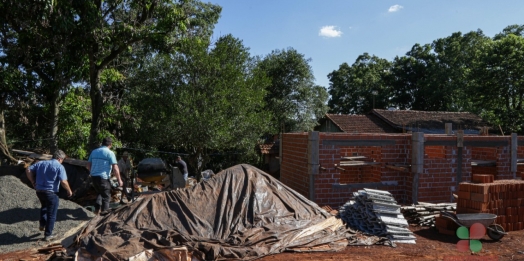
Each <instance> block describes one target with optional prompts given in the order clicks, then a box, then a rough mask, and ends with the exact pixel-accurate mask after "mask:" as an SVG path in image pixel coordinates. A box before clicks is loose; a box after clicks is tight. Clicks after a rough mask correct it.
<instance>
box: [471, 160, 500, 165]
mask: <svg viewBox="0 0 524 261" xmlns="http://www.w3.org/2000/svg"><path fill="white" fill-rule="evenodd" d="M471 166H473V167H495V166H497V161H495V160H476V159H472V160H471Z"/></svg>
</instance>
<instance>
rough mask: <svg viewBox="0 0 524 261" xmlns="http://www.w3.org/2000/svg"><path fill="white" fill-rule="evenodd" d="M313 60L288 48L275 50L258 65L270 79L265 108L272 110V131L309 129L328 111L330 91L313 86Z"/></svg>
mask: <svg viewBox="0 0 524 261" xmlns="http://www.w3.org/2000/svg"><path fill="white" fill-rule="evenodd" d="M309 62H310V60H309V59H305V58H304V55H303V54H300V53H298V52H297V51H296V50H294V49H292V48H289V49H287V50H274V51H272V52H271V54H269V55H267V56H266V57H264V58H263V59H262V60H261V61H260V62H259V63H258V68H259V70H261V71H262V72H264V73H265V75H266V77H267V78H268V79H269V80H270V85H269V86H268V87H267V88H266V90H267V94H266V96H265V98H264V100H265V102H266V107H265V110H267V111H270V112H271V113H272V123H271V127H272V130H271V133H277V132H280V131H282V128H284V131H286V132H295V131H310V130H313V128H314V127H315V126H316V125H317V120H318V119H319V118H320V117H322V116H323V115H324V114H325V113H326V112H327V110H328V108H327V106H326V105H325V102H326V100H327V96H328V95H327V91H326V90H325V89H324V88H318V86H315V85H314V82H313V81H314V77H313V71H312V69H311V66H310V65H309Z"/></svg>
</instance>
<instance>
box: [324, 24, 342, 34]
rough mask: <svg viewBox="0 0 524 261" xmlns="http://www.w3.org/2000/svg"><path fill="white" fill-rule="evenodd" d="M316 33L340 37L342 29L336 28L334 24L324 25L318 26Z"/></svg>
mask: <svg viewBox="0 0 524 261" xmlns="http://www.w3.org/2000/svg"><path fill="white" fill-rule="evenodd" d="M318 35H320V36H325V37H340V36H341V35H342V31H340V30H338V29H336V28H335V26H334V25H326V26H323V27H322V28H320V32H318Z"/></svg>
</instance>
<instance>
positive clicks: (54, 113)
mask: <svg viewBox="0 0 524 261" xmlns="http://www.w3.org/2000/svg"><path fill="white" fill-rule="evenodd" d="M55 87H56V88H54V90H53V94H52V97H51V101H50V103H51V115H50V116H51V117H50V118H51V126H50V127H51V128H50V130H49V137H50V138H51V140H50V142H49V150H50V151H51V154H53V153H54V152H55V151H56V150H57V148H58V141H57V138H56V135H57V133H58V113H59V112H60V106H59V102H60V89H61V88H60V87H61V86H55Z"/></svg>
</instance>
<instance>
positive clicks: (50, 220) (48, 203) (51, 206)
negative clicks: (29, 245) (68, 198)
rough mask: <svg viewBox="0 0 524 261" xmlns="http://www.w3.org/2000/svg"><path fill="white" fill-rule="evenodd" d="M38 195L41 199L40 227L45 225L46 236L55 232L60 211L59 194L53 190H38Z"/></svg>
mask: <svg viewBox="0 0 524 261" xmlns="http://www.w3.org/2000/svg"><path fill="white" fill-rule="evenodd" d="M36 196H37V197H38V199H39V200H40V204H42V207H41V208H40V227H45V232H44V236H46V237H48V236H51V235H52V234H53V229H54V228H55V222H56V213H57V212H58V204H59V199H58V195H57V194H56V193H55V192H52V191H37V192H36Z"/></svg>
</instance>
